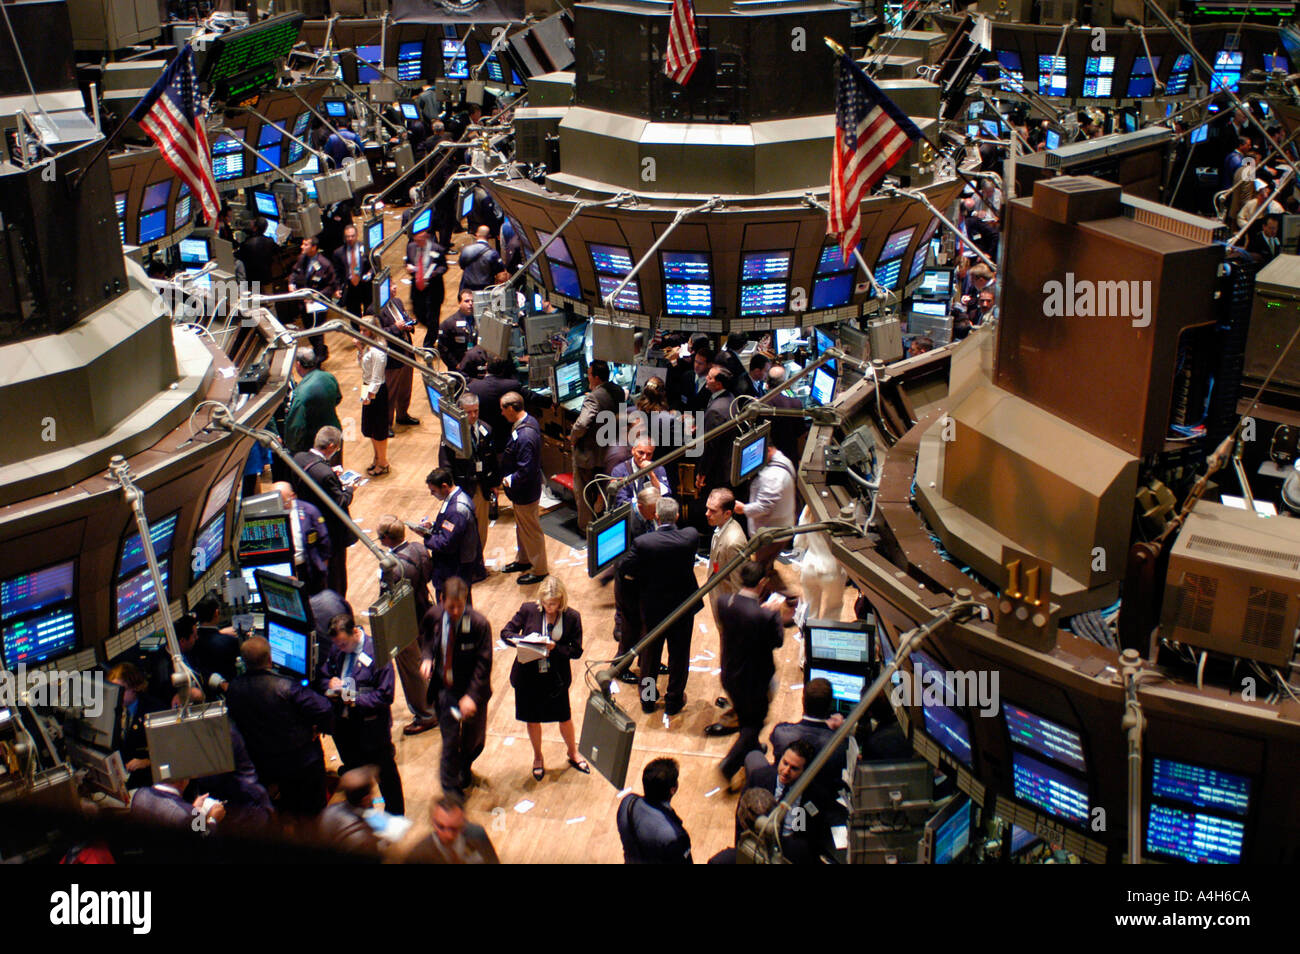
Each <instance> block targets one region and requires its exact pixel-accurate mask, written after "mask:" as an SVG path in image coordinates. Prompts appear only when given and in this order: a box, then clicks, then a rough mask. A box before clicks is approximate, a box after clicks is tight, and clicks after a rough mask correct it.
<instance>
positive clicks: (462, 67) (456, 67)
mask: <svg viewBox="0 0 1300 954" xmlns="http://www.w3.org/2000/svg"><path fill="white" fill-rule="evenodd" d="M442 75H443V76H445V77H447V79H459V80H464V79H469V59H468V58H467V57H466V56H465V44H464V43H462V42H461V41H460V40H443V41H442Z"/></svg>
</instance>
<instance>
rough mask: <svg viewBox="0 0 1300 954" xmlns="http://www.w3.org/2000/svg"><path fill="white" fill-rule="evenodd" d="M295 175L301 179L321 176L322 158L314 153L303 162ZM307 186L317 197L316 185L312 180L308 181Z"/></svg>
mask: <svg viewBox="0 0 1300 954" xmlns="http://www.w3.org/2000/svg"><path fill="white" fill-rule="evenodd" d="M294 175H296V176H299V177H303V176H318V175H320V156H318V155H316V153H314V152H313V153H312V154H311V155H309V156H308V157H307V159H306V161H305V162H303V164H302V165H301V166H300V167H299V168H298V171H297V172H295V173H294ZM307 184H308V185H309V186H310V187H311V188H312V195H315V194H316V192H315V187H316V184H315V183H314V182H311V180H307Z"/></svg>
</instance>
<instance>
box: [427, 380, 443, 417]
mask: <svg viewBox="0 0 1300 954" xmlns="http://www.w3.org/2000/svg"><path fill="white" fill-rule="evenodd" d="M424 390H425V393H427V394H428V395H429V410H430V411H432V412H433V413H434V414H438V415H441V414H442V395H441V394H439V393H438V389H437V388H435V387H434V386H433V385H432V384H428V383H426V384H425V385H424Z"/></svg>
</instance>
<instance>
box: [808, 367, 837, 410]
mask: <svg viewBox="0 0 1300 954" xmlns="http://www.w3.org/2000/svg"><path fill="white" fill-rule="evenodd" d="M835 384H836V377H835V372H834V371H832V370H830V369H829V368H828V367H826V365H822V366H821V367H820V368H818V369H817V370H816V371H814V372H813V378H812V388H811V389H810V390H809V392H808V393H809V397H810V399H811V400H812V402H813V403H814V404H821V405H826V404H830V403H831V401H833V400H835Z"/></svg>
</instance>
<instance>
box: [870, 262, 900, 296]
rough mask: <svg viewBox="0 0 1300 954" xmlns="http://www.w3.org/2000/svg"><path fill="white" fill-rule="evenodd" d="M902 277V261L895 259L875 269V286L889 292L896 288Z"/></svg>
mask: <svg viewBox="0 0 1300 954" xmlns="http://www.w3.org/2000/svg"><path fill="white" fill-rule="evenodd" d="M902 277H903V260H902V259H901V258H896V259H894V260H893V261H889V262H882V263H881V264H879V265H877V266H876V267H875V278H876V284H877V285H879V286H880V287H881V289H882V290H883V291H886V292H891V291H894V290H896V289H897V288H898V283H899V281H900V280H901V279H902Z"/></svg>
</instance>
